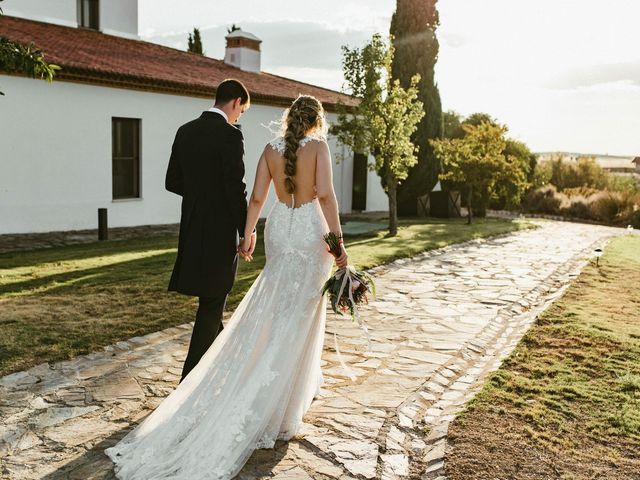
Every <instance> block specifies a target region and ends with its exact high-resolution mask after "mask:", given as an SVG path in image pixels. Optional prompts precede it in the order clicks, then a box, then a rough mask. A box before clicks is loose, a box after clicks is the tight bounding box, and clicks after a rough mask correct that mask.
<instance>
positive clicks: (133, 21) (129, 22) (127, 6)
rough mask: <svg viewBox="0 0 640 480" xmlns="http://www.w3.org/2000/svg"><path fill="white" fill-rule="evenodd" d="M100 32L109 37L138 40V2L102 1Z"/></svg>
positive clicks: (127, 0)
mask: <svg viewBox="0 0 640 480" xmlns="http://www.w3.org/2000/svg"><path fill="white" fill-rule="evenodd" d="M100 31H102V32H104V33H107V34H109V35H118V36H121V37H127V38H138V0H102V1H101V2H100Z"/></svg>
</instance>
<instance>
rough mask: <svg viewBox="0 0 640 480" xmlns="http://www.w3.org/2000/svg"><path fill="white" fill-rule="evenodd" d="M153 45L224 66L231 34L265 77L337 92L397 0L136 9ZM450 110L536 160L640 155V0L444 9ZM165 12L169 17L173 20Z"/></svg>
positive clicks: (454, 3) (444, 86) (254, 0)
mask: <svg viewBox="0 0 640 480" xmlns="http://www.w3.org/2000/svg"><path fill="white" fill-rule="evenodd" d="M139 4H140V14H139V26H140V34H141V36H142V37H143V38H144V39H145V40H149V41H152V42H157V43H161V44H164V45H168V46H172V47H176V48H181V49H186V44H187V34H188V32H189V31H191V30H192V29H193V27H199V28H200V30H201V32H202V37H203V44H204V49H205V53H206V54H207V55H208V56H211V57H214V58H223V57H224V42H225V40H224V36H225V35H226V32H227V28H228V27H229V26H230V25H231V24H233V23H235V24H236V25H239V26H240V27H242V29H243V30H246V31H248V32H251V33H253V34H255V35H257V36H258V37H259V38H260V39H262V41H263V42H262V70H263V71H266V72H270V73H275V74H278V75H283V76H286V77H289V78H293V79H296V80H301V81H304V82H307V83H312V84H315V85H320V86H323V87H327V88H332V89H335V90H340V89H341V87H342V84H343V76H342V68H341V65H342V64H341V52H340V46H341V45H350V46H362V45H363V44H364V43H365V42H366V41H367V40H368V39H369V38H371V35H372V34H373V33H376V32H380V33H383V34H387V33H388V31H389V22H390V20H391V15H392V14H393V11H394V9H395V5H396V1H395V0H322V1H321V2H300V1H293V0H271V1H269V2H264V1H259V0H235V1H234V2H225V6H224V8H221V7H220V3H219V2H214V1H211V0H187V1H183V2H175V1H171V2H170V1H169V0H139ZM438 10H439V12H440V21H441V25H440V27H439V28H438V31H437V35H438V38H439V40H440V55H439V59H438V63H437V66H436V81H437V82H438V87H439V89H440V95H441V97H442V105H443V109H444V110H454V111H456V112H458V113H460V114H461V115H463V116H466V115H469V114H471V113H474V112H486V113H489V114H490V115H492V116H493V117H495V118H497V120H498V121H500V122H501V123H503V124H506V125H507V126H508V128H509V135H510V136H511V137H513V138H516V139H518V140H521V141H523V142H525V143H526V144H527V145H528V146H529V147H530V148H531V149H532V150H533V151H535V152H546V151H567V152H577V153H585V154H587V153H591V154H611V155H629V156H637V155H640V35H639V34H638V19H639V18H640V1H639V0H608V1H602V0H440V1H439V2H438ZM167 12H170V13H169V14H167Z"/></svg>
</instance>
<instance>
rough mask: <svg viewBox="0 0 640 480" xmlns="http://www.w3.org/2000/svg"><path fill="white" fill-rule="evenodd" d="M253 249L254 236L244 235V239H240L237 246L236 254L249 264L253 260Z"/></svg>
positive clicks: (254, 246)
mask: <svg viewBox="0 0 640 480" xmlns="http://www.w3.org/2000/svg"><path fill="white" fill-rule="evenodd" d="M255 248H256V234H255V233H252V234H251V235H245V237H244V238H242V239H241V241H240V245H239V246H238V253H240V255H242V258H244V259H245V261H247V262H250V261H251V260H253V251H254V250H255Z"/></svg>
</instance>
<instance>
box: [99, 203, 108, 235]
mask: <svg viewBox="0 0 640 480" xmlns="http://www.w3.org/2000/svg"><path fill="white" fill-rule="evenodd" d="M108 239H109V227H108V224H107V209H106V208H99V209H98V240H108Z"/></svg>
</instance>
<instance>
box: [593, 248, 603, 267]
mask: <svg viewBox="0 0 640 480" xmlns="http://www.w3.org/2000/svg"><path fill="white" fill-rule="evenodd" d="M594 252H596V267H598V266H599V263H600V257H601V256H602V249H601V248H596V249H595V250H594Z"/></svg>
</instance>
